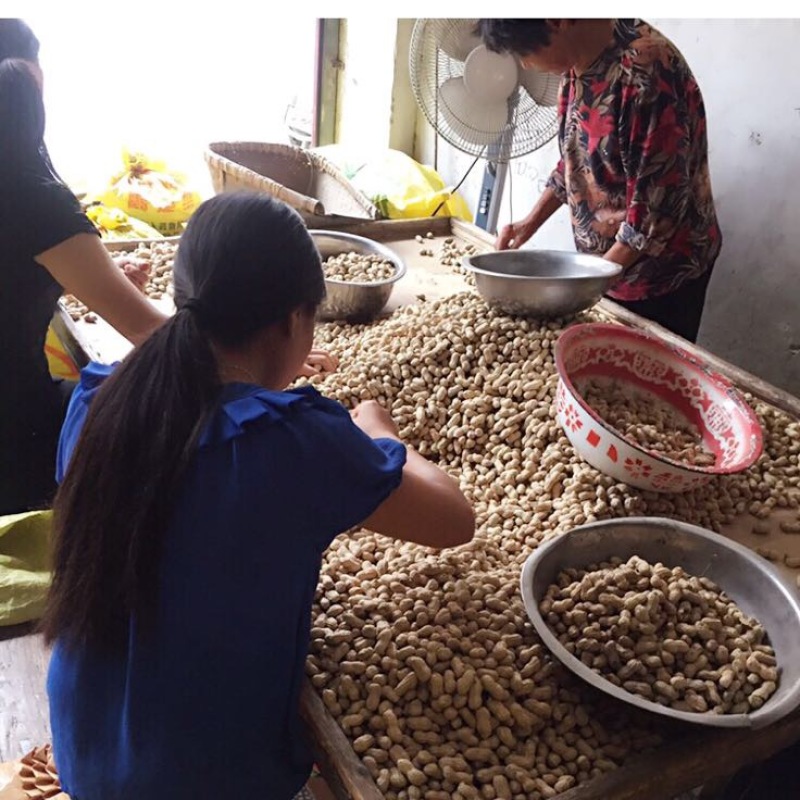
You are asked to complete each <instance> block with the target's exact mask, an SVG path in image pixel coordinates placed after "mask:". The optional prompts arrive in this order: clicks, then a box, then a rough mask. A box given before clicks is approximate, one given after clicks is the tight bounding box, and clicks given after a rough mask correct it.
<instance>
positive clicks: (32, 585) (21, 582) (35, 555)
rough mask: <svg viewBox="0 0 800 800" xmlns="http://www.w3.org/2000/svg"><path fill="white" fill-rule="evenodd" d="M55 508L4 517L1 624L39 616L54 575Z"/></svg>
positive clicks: (0, 519)
mask: <svg viewBox="0 0 800 800" xmlns="http://www.w3.org/2000/svg"><path fill="white" fill-rule="evenodd" d="M52 527H53V513H52V511H30V512H27V513H25V514H12V515H10V516H6V517H0V625H17V624H19V623H21V622H30V621H31V620H35V619H39V618H40V617H41V616H42V612H43V611H44V606H45V600H46V598H47V590H48V588H49V587H50V577H51V572H50V571H51V532H52Z"/></svg>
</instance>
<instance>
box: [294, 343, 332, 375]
mask: <svg viewBox="0 0 800 800" xmlns="http://www.w3.org/2000/svg"><path fill="white" fill-rule="evenodd" d="M338 366H339V359H338V358H336V356H333V355H331V354H330V353H329V352H328V351H327V350H316V349H312V350H311V351H310V352H309V354H308V357H307V358H306V363H305V364H303V366H302V367H301V368H300V375H299V376H298V377H300V378H310V377H312V376H313V375H326V374H328V373H329V372H333V371H334V370H335V369H336V368H337V367H338Z"/></svg>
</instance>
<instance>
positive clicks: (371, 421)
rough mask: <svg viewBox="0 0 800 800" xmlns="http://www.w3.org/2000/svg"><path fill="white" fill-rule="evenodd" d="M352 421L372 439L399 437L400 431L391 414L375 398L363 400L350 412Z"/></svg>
mask: <svg viewBox="0 0 800 800" xmlns="http://www.w3.org/2000/svg"><path fill="white" fill-rule="evenodd" d="M350 416H351V417H352V418H353V422H355V424H356V425H358V427H359V428H361V430H362V431H364V433H366V434H367V436H370V437H372V438H373V439H380V438H386V437H388V438H392V439H399V438H400V432H399V431H398V429H397V425H396V423H395V421H394V420H393V419H392V417H391V414H389V412H388V411H387V410H386V409H385V408H384V407H383V406H382V405H381V404H380V403H377V402H376V401H375V400H364V402H362V403H359V404H358V405H357V406H356V407H355V408H354V409H353V410H352V411H351V412H350Z"/></svg>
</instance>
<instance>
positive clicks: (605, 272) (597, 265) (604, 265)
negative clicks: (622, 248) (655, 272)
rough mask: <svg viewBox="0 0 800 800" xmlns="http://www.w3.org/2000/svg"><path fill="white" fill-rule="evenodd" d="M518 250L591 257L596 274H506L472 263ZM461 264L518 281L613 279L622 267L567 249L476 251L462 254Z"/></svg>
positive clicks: (470, 269) (490, 275)
mask: <svg viewBox="0 0 800 800" xmlns="http://www.w3.org/2000/svg"><path fill="white" fill-rule="evenodd" d="M520 252H532V253H541V254H542V255H558V256H563V255H571V256H577V257H580V258H581V259H586V260H589V259H591V260H592V262H593V264H592V269H597V270H598V274H597V275H580V276H574V275H507V274H505V273H502V272H493V271H492V270H488V269H482V268H481V267H479V266H477V265H476V264H473V263H472V259H473V258H481V257H482V256H490V255H498V254H499V253H515V254H518V253H520ZM461 265H462V266H463V267H464V268H465V269H467V270H469V271H470V272H475V273H477V274H478V275H488V276H489V277H492V278H501V279H506V278H508V279H510V280H520V281H554V280H555V281H585V280H591V279H593V278H607V279H613V278H616V277H617V276H619V275H621V274H622V271H623V267H622V265H621V264H617V263H616V262H614V261H607V260H606V259H605V258H600V256H595V255H592V254H591V253H573V252H571V251H569V250H531V251H527V250H525V251H520V250H496V251H494V252H489V253H478V254H477V255H473V256H463V258H462V260H461ZM587 266H588V265H587Z"/></svg>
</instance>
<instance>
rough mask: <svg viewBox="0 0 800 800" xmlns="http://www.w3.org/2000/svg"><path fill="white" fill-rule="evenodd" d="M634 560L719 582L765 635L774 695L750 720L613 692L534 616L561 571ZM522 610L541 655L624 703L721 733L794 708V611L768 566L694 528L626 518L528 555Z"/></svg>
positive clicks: (791, 596)
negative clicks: (773, 663)
mask: <svg viewBox="0 0 800 800" xmlns="http://www.w3.org/2000/svg"><path fill="white" fill-rule="evenodd" d="M633 555H638V556H640V557H641V558H644V559H645V560H646V561H649V562H650V563H655V562H657V561H660V562H662V563H663V564H664V565H666V566H668V567H675V566H681V567H683V568H684V569H685V570H686V571H687V572H688V573H689V574H691V575H697V576H706V577H708V578H710V579H711V580H713V581H714V582H715V583H717V585H718V586H720V587H721V588H722V589H723V590H724V591H725V592H726V594H727V595H728V596H729V597H730V598H731V599H732V600H734V601H735V602H736V604H737V605H738V606H739V608H741V609H742V610H743V611H744V612H745V613H747V614H750V615H752V616H754V617H756V619H758V620H759V622H761V624H762V625H763V626H764V627H765V628H766V631H767V634H768V636H769V639H770V644H771V645H772V646H773V647H774V648H775V653H776V657H777V660H778V667H779V669H780V678H779V683H778V689H777V691H776V692H775V694H774V695H772V697H770V699H769V700H768V701H767V702H766V703H765V704H764V705H763V706H762V707H761V708H760V709H758V710H757V711H753V712H752V713H750V714H715V713H713V712H708V713H705V714H699V713H692V712H686V711H676V710H675V709H673V708H667V707H665V706H662V705H659V704H658V703H653V702H650V701H648V700H646V699H644V698H642V697H639V696H637V695H635V694H631V693H630V692H627V691H625V690H624V689H621V688H618V687H616V686H614V684H613V683H611V682H610V681H607V680H606V679H605V678H603V677H601V676H600V675H598V674H597V673H596V672H593V671H592V670H591V669H590V668H589V667H587V666H586V665H585V664H583V662H581V660H580V659H578V658H576V657H575V656H573V655H570V653H569V652H568V651H567V649H566V648H565V647H564V646H563V645H562V644H561V643H560V642H559V641H558V639H557V638H556V636H555V634H554V633H552V631H551V630H550V629H549V628H548V627H547V623H546V622H545V621H544V619H543V618H542V615H541V614H540V613H539V601H540V600H541V599H542V597H544V595H545V593H546V591H547V588H548V587H549V586H550V585H551V584H552V583H554V582H555V579H556V576H557V575H558V573H559V572H561V570H563V569H565V568H568V567H576V568H583V567H586V566H588V565H589V564H593V563H597V562H600V561H605V560H607V559H609V558H611V557H614V556H617V557H619V558H622V559H625V560H627V559H628V558H630V557H631V556H633ZM520 582H521V589H522V598H523V601H524V603H525V610H526V612H527V614H528V617H529V618H530V620H531V622H532V623H533V626H534V627H535V628H536V631H537V632H538V634H539V636H541V638H542V641H543V642H544V644H545V645H546V646H547V648H548V649H549V650H550V651H551V652H552V653H553V655H555V656H556V658H558V660H559V661H561V662H562V663H563V664H564V665H565V666H566V667H568V668H569V669H570V670H571V671H572V672H574V673H575V674H576V675H578V676H579V677H580V678H583V680H585V681H586V682H587V683H590V684H591V685H592V686H594V687H595V688H597V689H600V690H601V691H603V692H606V694H610V695H612V696H613V697H616V698H617V699H618V700H621V701H622V702H623V703H628V704H629V705H634V706H637V707H638V708H641V709H644V710H645V711H650V712H652V713H654V714H662V715H664V716H667V717H672V718H673V719H679V720H681V721H682V722H691V723H694V724H697V725H711V726H715V727H719V728H763V727H764V726H765V725H769V724H770V723H772V722H775V721H776V720H778V719H780V718H781V717H784V716H786V715H787V714H789V713H790V712H792V711H793V710H794V709H795V708H797V706H798V705H799V704H800V604H798V593H797V590H796V589H795V588H794V587H789V586H787V585H786V584H785V583H784V581H783V579H782V578H781V576H780V575H779V574H778V572H777V571H776V570H775V569H774V567H773V566H772V565H771V564H769V562H767V561H765V560H764V559H763V558H761V557H760V556H758V555H756V554H755V553H753V552H752V551H751V550H749V549H748V548H746V547H744V546H743V545H740V544H737V543H736V542H733V541H731V540H730V539H728V538H726V537H725V536H720V535H719V534H717V533H712V532H711V531H707V530H705V529H703V528H698V527H697V526H695V525H688V524H686V523H684V522H678V521H676V520H671V519H661V518H653V517H628V518H626V519H618V520H607V521H604V522H595V523H592V524H589V525H582V526H580V527H578V528H575V529H573V530H572V531H569V532H568V533H565V534H563V535H562V536H558V537H556V538H554V539H551V540H550V541H549V542H546V543H545V544H543V545H542V546H541V547H539V548H537V549H536V550H534V552H533V553H531V555H530V556H529V557H528V560H527V561H526V562H525V565H524V566H523V568H522V575H521V579H520Z"/></svg>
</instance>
